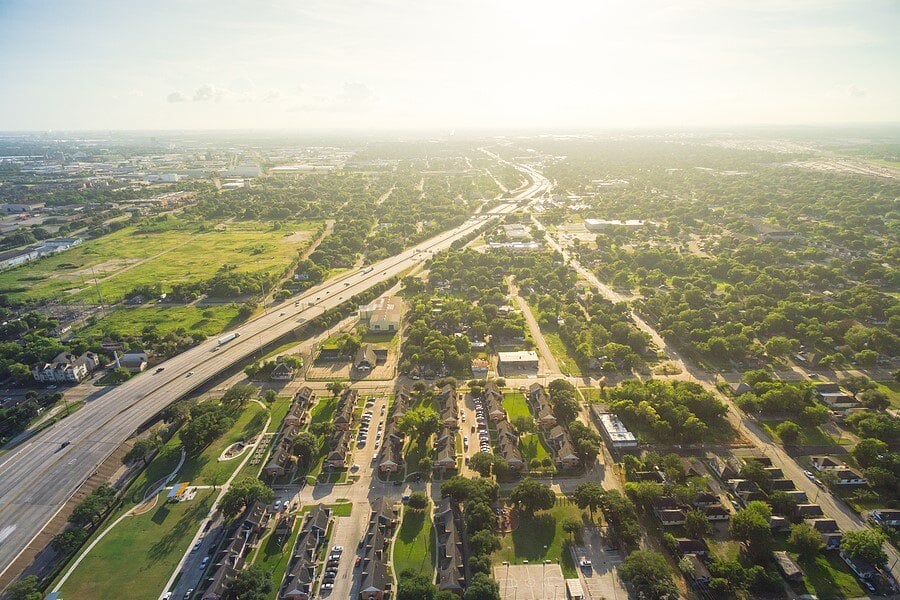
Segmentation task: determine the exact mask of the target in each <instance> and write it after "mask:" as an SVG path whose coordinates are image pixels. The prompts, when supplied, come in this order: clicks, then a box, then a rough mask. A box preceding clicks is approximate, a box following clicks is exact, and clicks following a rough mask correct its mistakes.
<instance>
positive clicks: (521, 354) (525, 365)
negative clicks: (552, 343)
mask: <svg viewBox="0 0 900 600" xmlns="http://www.w3.org/2000/svg"><path fill="white" fill-rule="evenodd" d="M497 356H498V358H499V359H500V360H499V363H498V368H499V370H500V374H501V375H508V374H510V373H518V372H522V371H537V370H538V355H537V352H535V351H533V350H521V351H518V352H498V353H497Z"/></svg>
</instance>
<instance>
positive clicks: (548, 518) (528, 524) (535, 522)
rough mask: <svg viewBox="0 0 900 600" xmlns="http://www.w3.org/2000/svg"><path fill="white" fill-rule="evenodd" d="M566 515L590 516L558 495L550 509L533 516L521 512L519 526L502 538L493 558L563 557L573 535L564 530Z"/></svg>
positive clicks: (516, 561)
mask: <svg viewBox="0 0 900 600" xmlns="http://www.w3.org/2000/svg"><path fill="white" fill-rule="evenodd" d="M567 517H573V518H576V519H583V520H587V519H588V513H587V511H583V510H581V509H580V508H578V507H577V506H576V505H575V504H573V503H572V502H571V501H570V500H569V499H568V498H565V497H559V498H557V499H556V506H554V507H553V508H551V509H550V510H543V511H538V512H537V513H535V515H534V516H533V517H527V516H522V517H521V518H520V520H519V525H518V527H517V528H516V529H515V530H514V531H513V532H512V533H509V534H506V535H504V536H503V537H502V538H501V540H500V550H498V551H497V552H494V554H493V555H492V556H491V560H492V562H493V563H494V564H499V563H500V562H502V561H504V560H506V561H509V562H510V563H511V564H521V563H522V561H523V560H527V561H528V562H530V563H534V562H542V561H544V560H549V561H551V562H558V561H560V560H561V558H562V554H563V550H564V547H565V544H566V543H567V542H568V541H569V539H570V537H571V536H570V535H569V534H567V533H565V532H564V531H563V530H562V522H563V520H565V519H566V518H567Z"/></svg>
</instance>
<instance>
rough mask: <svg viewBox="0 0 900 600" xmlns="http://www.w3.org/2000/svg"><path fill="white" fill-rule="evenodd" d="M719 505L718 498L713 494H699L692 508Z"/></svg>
mask: <svg viewBox="0 0 900 600" xmlns="http://www.w3.org/2000/svg"><path fill="white" fill-rule="evenodd" d="M718 505H719V497H718V496H716V495H715V494H711V493H709V492H700V493H699V494H697V498H696V500H694V506H696V507H704V506H718Z"/></svg>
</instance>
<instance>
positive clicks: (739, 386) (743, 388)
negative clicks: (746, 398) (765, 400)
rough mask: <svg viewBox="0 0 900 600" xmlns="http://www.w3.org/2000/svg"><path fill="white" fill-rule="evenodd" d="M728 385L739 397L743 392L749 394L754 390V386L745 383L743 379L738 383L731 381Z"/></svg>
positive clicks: (733, 393)
mask: <svg viewBox="0 0 900 600" xmlns="http://www.w3.org/2000/svg"><path fill="white" fill-rule="evenodd" d="M728 387H729V388H731V394H732V395H733V396H734V397H735V398H737V397H738V396H740V395H741V394H747V393H750V392H752V391H753V388H752V387H750V386H749V385H747V384H746V383H744V382H743V381H741V382H738V383H730V384H728Z"/></svg>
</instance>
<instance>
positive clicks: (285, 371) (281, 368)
mask: <svg viewBox="0 0 900 600" xmlns="http://www.w3.org/2000/svg"><path fill="white" fill-rule="evenodd" d="M293 378H294V367H291V366H289V365H288V364H287V363H283V362H280V363H278V364H277V365H275V368H274V369H272V373H271V374H270V375H269V379H271V380H272V381H290V380H291V379H293Z"/></svg>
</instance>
